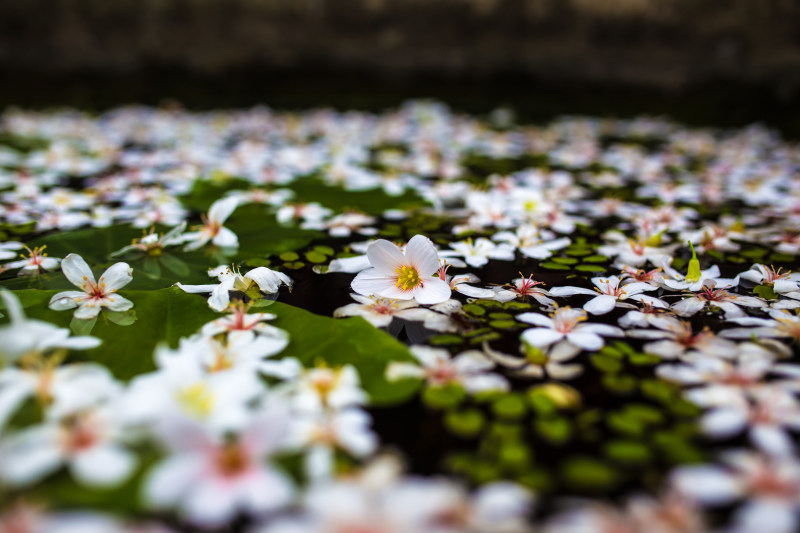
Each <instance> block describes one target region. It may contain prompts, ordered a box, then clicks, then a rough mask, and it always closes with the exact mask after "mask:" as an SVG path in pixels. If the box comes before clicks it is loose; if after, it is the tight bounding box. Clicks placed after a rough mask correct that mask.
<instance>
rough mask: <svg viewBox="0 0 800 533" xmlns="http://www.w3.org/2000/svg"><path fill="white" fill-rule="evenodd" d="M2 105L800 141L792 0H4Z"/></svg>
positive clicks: (798, 51)
mask: <svg viewBox="0 0 800 533" xmlns="http://www.w3.org/2000/svg"><path fill="white" fill-rule="evenodd" d="M0 72H2V83H0V106H2V107H6V106H9V105H20V106H26V107H30V106H36V107H41V106H50V105H74V106H78V107H81V108H88V109H102V108H105V107H108V106H111V105H117V104H123V103H131V102H138V103H148V104H163V103H165V102H170V101H178V102H181V103H182V104H183V105H186V106H189V107H195V108H208V107H226V106H237V107H238V106H248V105H253V104H256V103H267V104H270V105H276V106H280V107H306V106H311V105H334V106H337V107H360V108H380V107H384V106H388V105H395V104H397V103H398V102H399V101H401V100H402V99H404V98H409V97H419V96H432V97H437V98H442V99H444V100H445V101H448V102H450V103H451V104H453V105H454V106H456V107H458V108H462V109H465V110H469V111H482V110H488V109H492V108H494V107H497V106H499V105H510V106H512V107H514V109H516V110H517V111H518V113H519V114H520V115H521V116H522V117H523V118H527V119H538V118H541V119H545V118H548V117H550V116H553V115H557V114H561V113H593V114H599V115H629V114H634V113H668V114H670V115H673V116H676V117H677V118H679V119H681V120H684V121H687V122H690V123H700V124H702V123H708V124H715V125H723V126H724V125H739V124H745V123H748V122H752V121H761V122H765V123H768V124H770V125H773V126H775V127H779V128H780V129H782V130H783V131H784V132H785V133H786V134H787V135H789V136H792V137H800V113H798V111H797V108H798V105H797V104H798V101H799V100H800V2H799V1H797V0H25V1H23V2H19V1H18V2H13V1H4V2H0Z"/></svg>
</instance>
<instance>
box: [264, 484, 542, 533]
mask: <svg viewBox="0 0 800 533" xmlns="http://www.w3.org/2000/svg"><path fill="white" fill-rule="evenodd" d="M370 477H371V476H370V475H368V474H365V475H363V476H362V478H361V479H346V480H341V481H335V482H330V483H320V484H316V485H313V486H312V487H311V488H310V489H309V491H308V493H307V494H306V497H305V498H304V500H303V509H302V513H301V514H300V515H299V516H295V517H291V518H284V519H280V520H277V521H273V522H270V523H269V524H267V525H266V526H265V527H263V528H262V529H258V530H257V531H258V533H345V532H347V533H351V532H356V531H365V532H366V531H375V532H381V533H412V532H414V533H417V532H418V533H423V532H424V533H457V532H464V533H466V532H469V533H529V532H531V531H532V528H531V526H530V524H529V523H528V521H527V518H528V514H529V513H530V510H531V507H532V505H533V501H534V498H533V496H532V495H531V494H530V492H528V491H527V490H525V489H524V488H522V487H520V486H518V485H515V484H512V483H502V482H500V483H493V484H489V485H486V486H484V487H483V488H482V489H480V490H479V491H478V492H476V493H475V495H474V496H472V497H470V495H469V494H467V493H466V491H465V490H464V489H463V488H462V487H461V486H460V485H457V484H455V483H453V482H451V481H448V480H444V479H426V478H421V477H406V478H400V479H391V480H383V481H382V482H381V483H374V482H371V479H370Z"/></svg>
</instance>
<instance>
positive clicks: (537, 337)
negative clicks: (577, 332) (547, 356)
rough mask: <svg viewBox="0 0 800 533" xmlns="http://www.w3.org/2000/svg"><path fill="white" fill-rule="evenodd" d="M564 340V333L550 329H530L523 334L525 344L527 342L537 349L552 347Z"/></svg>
mask: <svg viewBox="0 0 800 533" xmlns="http://www.w3.org/2000/svg"><path fill="white" fill-rule="evenodd" d="M563 338H564V334H563V333H561V332H559V331H556V330H554V329H548V328H530V329H526V330H525V331H523V332H522V340H523V342H526V343H528V344H530V345H531V346H535V347H537V348H542V347H545V346H550V345H551V344H553V343H555V342H558V341H560V340H561V339H563Z"/></svg>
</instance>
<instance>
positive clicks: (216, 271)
mask: <svg viewBox="0 0 800 533" xmlns="http://www.w3.org/2000/svg"><path fill="white" fill-rule="evenodd" d="M208 275H209V276H211V277H216V278H217V279H218V280H219V283H218V284H208V285H183V284H182V283H176V284H175V286H176V287H178V288H179V289H181V290H182V291H184V292H188V293H192V294H204V293H211V295H210V296H209V297H208V306H209V307H210V308H211V309H213V310H214V311H220V312H221V311H224V310H225V308H227V307H228V304H229V303H230V301H231V299H230V294H229V292H230V291H240V292H244V293H247V292H248V291H252V290H253V289H254V288H255V287H258V290H259V291H261V292H264V293H266V294H275V293H276V292H278V289H279V288H280V286H281V285H282V284H283V285H286V286H287V287H291V286H292V279H291V278H290V277H289V276H287V275H286V274H284V273H283V272H278V271H276V270H270V269H268V268H267V267H258V268H254V269H253V270H251V271H250V272H248V273H247V274H244V275H242V274H241V273H240V272H238V271H237V272H234V271H233V270H231V268H230V267H228V266H225V265H220V266H218V267H217V268H212V269H211V270H209V271H208Z"/></svg>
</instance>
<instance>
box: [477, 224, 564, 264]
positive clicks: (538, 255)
mask: <svg viewBox="0 0 800 533" xmlns="http://www.w3.org/2000/svg"><path fill="white" fill-rule="evenodd" d="M554 237H555V235H554V234H553V233H552V232H549V231H540V230H539V228H538V227H536V226H532V225H521V226H519V227H518V228H517V229H516V231H514V232H513V233H512V232H510V231H501V232H499V233H495V234H494V236H493V237H492V238H493V239H494V240H496V241H501V242H505V243H508V244H510V245H511V246H513V247H515V248H517V249H518V250H519V251H520V252H522V254H523V255H524V256H526V257H532V258H534V259H547V258H548V257H550V256H551V255H553V252H554V251H556V250H561V249H562V248H566V247H567V246H569V243H570V242H571V241H570V240H569V238H568V237H562V238H560V239H556V238H554ZM511 259H513V257H511Z"/></svg>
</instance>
